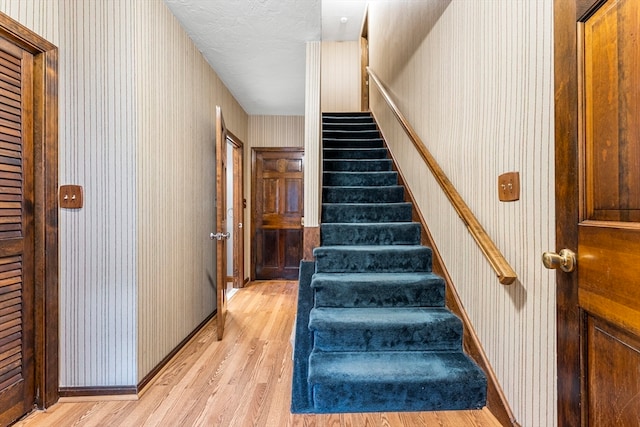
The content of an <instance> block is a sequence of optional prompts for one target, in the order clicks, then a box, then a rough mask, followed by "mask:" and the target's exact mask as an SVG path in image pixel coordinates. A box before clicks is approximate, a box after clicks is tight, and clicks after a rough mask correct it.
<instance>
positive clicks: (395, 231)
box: [320, 223, 420, 246]
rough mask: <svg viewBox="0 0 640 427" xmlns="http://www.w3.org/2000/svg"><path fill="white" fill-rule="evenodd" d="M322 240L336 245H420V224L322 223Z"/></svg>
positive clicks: (323, 242) (326, 243)
mask: <svg viewBox="0 0 640 427" xmlns="http://www.w3.org/2000/svg"><path fill="white" fill-rule="evenodd" d="M320 241H321V242H322V244H323V245H325V246H336V245H419V244H420V224H418V223H408V224H394V223H387V224H383V225H378V224H357V223H355V224H322V225H321V226H320Z"/></svg>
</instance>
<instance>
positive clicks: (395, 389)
mask: <svg viewBox="0 0 640 427" xmlns="http://www.w3.org/2000/svg"><path fill="white" fill-rule="evenodd" d="M313 401H314V406H315V409H316V410H317V411H319V412H338V413H339V412H399V411H455V410H466V409H481V408H482V407H483V406H484V405H485V403H486V382H485V381H477V382H474V383H465V384H438V383H436V384H432V383H409V384H405V383H402V384H393V383H361V384H349V383H343V384H331V385H324V384H323V385H315V386H314V387H313Z"/></svg>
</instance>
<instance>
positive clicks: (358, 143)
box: [322, 138, 384, 148]
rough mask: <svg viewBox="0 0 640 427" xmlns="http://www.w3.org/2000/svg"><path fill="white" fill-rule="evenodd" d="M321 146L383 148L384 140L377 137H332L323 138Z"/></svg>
mask: <svg viewBox="0 0 640 427" xmlns="http://www.w3.org/2000/svg"><path fill="white" fill-rule="evenodd" d="M322 147H323V148H384V142H383V141H382V140H381V139H379V138H377V139H376V138H372V139H344V138H342V139H334V138H324V139H323V140H322Z"/></svg>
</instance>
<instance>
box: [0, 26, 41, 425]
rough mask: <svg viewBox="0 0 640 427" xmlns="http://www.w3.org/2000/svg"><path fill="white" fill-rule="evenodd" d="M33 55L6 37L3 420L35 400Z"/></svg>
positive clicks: (1, 101) (1, 201) (0, 97)
mask: <svg viewBox="0 0 640 427" xmlns="http://www.w3.org/2000/svg"><path fill="white" fill-rule="evenodd" d="M32 72H33V57H32V55H31V54H30V53H28V52H26V51H23V50H22V49H20V48H18V47H16V46H15V45H13V44H11V43H10V42H8V41H6V40H5V39H2V38H0V424H2V425H5V424H7V423H10V422H11V421H13V420H15V419H17V418H19V417H20V416H22V415H23V414H25V413H26V412H28V411H29V410H30V409H31V408H32V407H33V405H34V402H35V367H34V366H35V365H34V345H35V343H34V323H35V321H34V319H35V318H34V256H35V253H34V250H35V249H34V244H35V241H34V178H33V176H34V169H33V161H34V152H33V131H34V130H33V114H32V110H31V108H32V107H31V106H32V105H33V87H32V83H31V82H32V79H33V77H32Z"/></svg>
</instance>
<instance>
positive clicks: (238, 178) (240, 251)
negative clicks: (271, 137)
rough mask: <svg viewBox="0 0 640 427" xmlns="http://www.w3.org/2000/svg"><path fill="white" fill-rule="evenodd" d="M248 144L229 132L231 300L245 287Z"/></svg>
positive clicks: (228, 218) (228, 228) (228, 186)
mask: <svg viewBox="0 0 640 427" xmlns="http://www.w3.org/2000/svg"><path fill="white" fill-rule="evenodd" d="M243 153H244V144H243V143H242V141H240V139H238V138H237V137H236V136H235V135H233V134H232V133H231V132H227V159H229V161H228V165H227V230H226V232H227V233H229V239H228V240H227V259H228V260H230V261H231V262H228V263H227V281H226V283H227V298H231V297H232V296H233V294H234V293H235V292H236V291H237V290H238V289H239V288H242V287H243V286H244V206H245V199H244V185H243V176H244V175H243V173H244V172H243V169H244V154H243Z"/></svg>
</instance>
